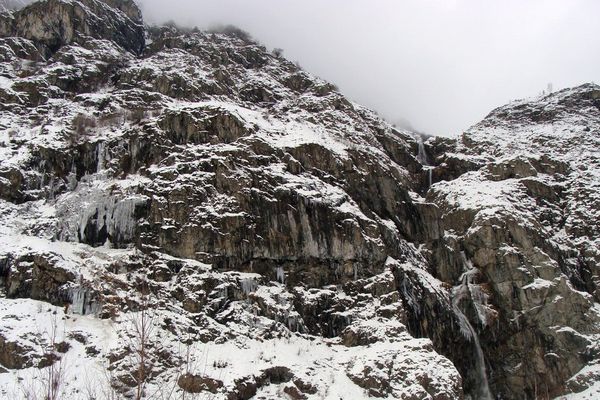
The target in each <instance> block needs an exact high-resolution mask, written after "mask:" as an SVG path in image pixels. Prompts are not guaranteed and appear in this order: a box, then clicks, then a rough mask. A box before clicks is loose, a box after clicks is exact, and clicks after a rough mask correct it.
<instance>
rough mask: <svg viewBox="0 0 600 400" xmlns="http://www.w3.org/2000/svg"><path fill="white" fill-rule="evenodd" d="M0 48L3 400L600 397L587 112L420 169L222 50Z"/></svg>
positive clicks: (330, 89) (300, 83)
mask: <svg viewBox="0 0 600 400" xmlns="http://www.w3.org/2000/svg"><path fill="white" fill-rule="evenodd" d="M59 27H62V28H60V29H59ZM55 28H56V29H55ZM0 33H1V35H0V36H2V38H0V49H1V50H2V51H1V52H0V99H1V103H0V277H1V278H2V283H3V284H2V290H3V292H2V297H1V298H0V313H1V314H2V321H3V324H2V325H1V326H0V365H1V366H2V368H3V370H0V372H4V373H0V391H1V393H2V394H3V395H4V396H5V397H10V398H28V397H27V396H28V395H29V396H30V395H31V393H34V392H35V393H36V394H37V395H38V396H40V395H42V392H43V391H44V389H45V388H46V389H47V387H48V383H49V382H50V381H52V377H57V379H56V380H57V381H60V383H61V385H60V387H59V389H60V398H64V399H80V398H92V397H95V398H123V397H125V398H140V397H143V398H165V399H166V398H194V396H196V397H202V398H205V397H206V398H215V399H221V398H222V399H229V400H233V399H250V398H257V399H259V398H265V399H275V398H292V399H304V398H309V399H322V398H331V399H339V398H344V399H350V398H352V399H355V398H369V397H376V398H390V399H391V398H402V399H437V400H443V399H455V398H463V397H464V396H465V395H467V396H470V397H471V398H491V397H493V396H495V395H498V396H502V398H524V397H525V398H535V397H539V396H541V395H540V393H544V396H546V397H548V396H558V395H561V394H564V393H567V392H569V391H578V392H582V391H584V390H588V391H591V390H594V389H593V387H592V385H593V384H594V382H595V379H594V378H593V376H594V375H593V374H592V373H591V372H590V371H595V370H594V368H595V367H594V365H595V364H594V361H593V360H595V359H596V350H595V349H596V343H597V335H598V332H599V329H598V328H599V327H598V325H597V323H598V317H599V315H600V314H599V313H600V308H599V307H598V303H597V301H598V298H597V296H598V292H597V290H596V286H595V285H596V283H595V282H596V280H595V279H596V276H597V274H596V269H597V265H598V258H597V257H598V252H597V250H598V224H597V219H594V215H597V213H598V207H597V201H598V200H597V199H598V189H597V184H598V179H597V178H598V175H597V171H598V169H597V161H598V158H597V154H598V147H597V141H598V124H597V122H598V120H597V114H598V107H597V98H598V97H597V95H596V94H594V93H597V92H598V88H597V87H595V86H583V87H580V88H577V89H573V90H572V91H567V92H562V93H558V94H555V95H552V96H550V97H548V98H544V99H539V100H537V101H534V102H523V103H522V104H515V105H510V106H508V107H507V108H505V109H499V110H496V111H495V112H494V113H492V114H491V115H490V117H488V118H487V119H486V120H484V121H483V122H482V123H481V124H479V125H476V126H475V127H473V128H472V129H471V130H470V131H469V132H467V133H465V135H464V136H463V137H462V138H461V139H460V140H458V141H444V140H442V139H432V140H430V141H428V142H426V143H425V144H424V147H423V144H422V142H421V144H419V142H418V141H417V140H415V139H414V138H413V136H412V135H411V133H410V132H405V131H399V130H396V129H394V128H392V127H391V126H390V125H389V124H387V123H386V122H385V121H383V120H381V119H380V118H379V117H378V116H377V115H376V114H375V113H373V112H371V111H369V110H367V109H365V108H363V107H361V106H360V105H358V104H355V103H352V102H350V101H348V100H347V99H346V98H345V97H344V96H343V95H341V94H340V93H339V92H338V91H337V89H336V88H335V87H334V86H333V85H331V84H329V83H327V82H324V81H322V80H320V79H318V78H315V77H313V76H311V75H310V74H308V73H306V72H304V71H302V70H301V69H300V68H299V67H298V66H296V65H294V64H293V63H290V62H289V61H287V60H285V59H282V58H280V57H277V56H276V55H272V54H270V53H269V52H267V51H266V49H265V48H264V47H262V46H260V45H259V44H257V43H255V42H253V41H252V40H251V39H250V38H248V36H247V35H246V34H245V33H244V32H241V31H239V30H237V29H235V28H228V29H225V30H223V31H220V32H199V31H196V30H181V29H176V28H174V27H161V28H148V27H146V28H143V25H142V21H141V17H140V13H139V10H138V9H137V7H136V6H135V4H134V3H133V2H131V1H128V0H110V1H99V0H71V1H66V0H48V1H40V2H36V3H34V4H32V5H31V6H29V7H26V8H24V9H22V10H20V11H17V12H14V13H11V14H3V15H2V16H1V17H0ZM595 96H596V97H595ZM594 107H595V108H594ZM538 109H548V110H554V111H555V112H554V111H553V113H551V114H552V118H553V119H547V118H550V117H547V114H545V113H542V114H541V115H544V117H543V118H542V119H541V120H536V119H535V118H537V117H536V115H538V111H537V110H538ZM559 110H560V111H559ZM545 112H546V111H545ZM548 115H550V114H548ZM544 118H546V119H544ZM569 129H572V130H573V132H570V131H569V132H570V133H569V134H567V133H565V132H566V131H567V130H569ZM586 129H587V130H586ZM581 132H585V133H583V134H582V133H581ZM578 133H579V134H578ZM569 135H570V136H569ZM586 135H587V136H586ZM586 137H587V138H586ZM553 138H556V140H555V139H553ZM550 142H552V143H554V142H556V147H555V150H553V151H552V152H551V151H547V147H546V146H547V144H544V143H550ZM574 143H577V145H580V146H581V147H583V148H585V150H582V153H581V154H579V153H576V151H577V150H576V149H574V148H573V147H574V146H575V145H574ZM594 146H596V147H595V148H594ZM559 147H560V150H558V148H559ZM515 149H517V150H518V151H517V150H515ZM424 151H425V152H426V153H427V154H426V155H427V156H428V157H423V154H424V153H423V152H424ZM577 154H579V156H577ZM594 157H595V158H594ZM427 158H428V159H430V160H432V162H433V164H434V165H432V166H423V165H422V163H421V161H423V160H425V159H427ZM584 167H587V169H584ZM468 171H470V172H468ZM577 171H579V172H577ZM594 171H595V172H594ZM577 173H580V175H585V177H580V176H579V175H577ZM430 178H431V180H432V181H433V182H435V184H433V186H431V187H430V182H429V179H430ZM442 180H444V182H441V181H442ZM594 185H596V186H594ZM553 196H554V197H553ZM586 207H587V208H586ZM586 213H587V214H586ZM590 213H595V214H590ZM585 215H589V216H590V218H585ZM530 352H531V355H530ZM580 370H581V374H580V375H577V376H575V375H576V374H577V373H578V372H579V371H580ZM590 376H592V378H590ZM582 382H584V383H582ZM30 397H31V396H30Z"/></svg>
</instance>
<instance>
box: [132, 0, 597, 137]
mask: <svg viewBox="0 0 600 400" xmlns="http://www.w3.org/2000/svg"><path fill="white" fill-rule="evenodd" d="M138 1H139V2H140V3H141V6H142V8H143V12H144V16H145V18H146V21H147V22H150V23H160V22H165V21H167V20H174V21H175V22H177V23H179V24H182V25H188V26H198V27H201V28H206V27H209V26H212V25H215V24H234V25H237V26H239V27H241V28H242V29H244V30H247V31H248V32H250V33H251V34H252V36H253V37H254V38H255V39H257V40H258V41H260V42H262V43H263V44H265V45H266V46H267V47H269V48H273V47H281V48H283V49H284V55H285V56H286V57H287V58H289V59H291V60H293V61H298V62H299V63H300V64H301V65H302V67H303V68H304V69H305V70H307V71H309V72H311V73H313V74H316V75H318V76H320V77H322V78H324V79H327V80H329V81H332V82H334V83H336V84H337V85H338V86H339V87H340V89H341V90H342V91H343V92H344V93H345V94H346V95H348V96H349V97H350V98H351V99H353V100H355V101H357V102H359V103H362V104H364V105H366V106H368V107H371V108H373V109H375V110H377V111H378V112H379V113H380V114H382V115H383V116H385V117H386V118H387V119H389V120H390V121H395V120H400V119H403V118H404V119H406V120H408V121H410V122H411V123H412V125H413V126H414V127H415V128H416V129H418V130H421V131H424V132H426V133H430V134H438V135H446V136H450V135H456V134H458V133H460V132H461V131H462V130H464V129H466V128H468V127H469V126H470V125H472V124H473V123H475V122H477V121H479V120H480V119H481V118H483V117H484V116H485V115H486V114H487V113H488V112H489V111H491V110H492V109H493V108H495V107H497V106H500V105H503V104H505V103H507V102H508V101H510V100H513V99H519V98H524V97H530V96H535V95H537V94H539V93H540V92H541V91H542V90H544V89H546V87H547V84H548V83H550V82H551V83H552V84H553V86H554V88H555V89H560V88H564V87H568V86H573V85H578V84H581V83H584V82H590V81H595V82H596V83H600V23H599V17H600V1H599V0H494V1H492V0H302V1H300V0H169V1H164V0H138Z"/></svg>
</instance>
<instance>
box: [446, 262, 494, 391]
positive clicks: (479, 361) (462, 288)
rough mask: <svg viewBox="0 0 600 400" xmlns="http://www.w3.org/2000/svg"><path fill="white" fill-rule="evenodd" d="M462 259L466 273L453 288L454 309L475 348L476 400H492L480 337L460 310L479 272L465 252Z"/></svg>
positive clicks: (461, 328)
mask: <svg viewBox="0 0 600 400" xmlns="http://www.w3.org/2000/svg"><path fill="white" fill-rule="evenodd" d="M461 258H462V260H463V267H464V268H465V272H464V273H463V274H462V276H461V277H460V281H461V283H460V285H458V286H455V287H454V288H452V308H453V310H454V313H455V315H456V316H457V318H458V322H459V325H460V331H461V333H462V335H463V336H464V337H465V339H468V340H469V341H470V342H471V343H472V344H473V345H474V346H475V366H474V367H475V368H474V370H473V372H472V373H473V377H474V379H475V381H476V382H477V383H478V385H479V387H478V388H477V393H476V394H475V395H476V399H477V400H492V399H493V396H492V393H491V392H490V387H489V383H488V379H487V371H486V367H485V357H484V355H483V350H482V349H481V343H480V342H479V336H478V335H477V332H475V329H474V328H473V325H471V322H470V321H469V319H468V318H467V316H466V315H465V314H464V313H463V311H462V310H461V309H460V302H461V300H462V299H464V298H465V296H466V295H469V298H470V294H471V288H470V285H472V284H473V277H474V276H475V274H476V273H477V270H476V269H475V268H474V267H473V264H472V263H471V262H470V261H469V260H468V259H467V257H466V255H465V253H464V252H461Z"/></svg>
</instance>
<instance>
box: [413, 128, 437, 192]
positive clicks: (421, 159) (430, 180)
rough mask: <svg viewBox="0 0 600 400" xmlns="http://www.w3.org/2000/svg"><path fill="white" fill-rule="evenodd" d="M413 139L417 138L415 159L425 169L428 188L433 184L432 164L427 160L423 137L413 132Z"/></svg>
mask: <svg viewBox="0 0 600 400" xmlns="http://www.w3.org/2000/svg"><path fill="white" fill-rule="evenodd" d="M415 139H416V140H417V144H418V146H419V151H418V153H417V161H419V162H420V163H421V164H422V165H423V169H424V170H426V171H427V182H428V184H429V186H427V187H428V188H430V187H431V185H432V184H433V166H432V165H431V163H430V162H429V157H427V152H426V151H425V145H424V144H423V137H422V136H421V135H419V134H415Z"/></svg>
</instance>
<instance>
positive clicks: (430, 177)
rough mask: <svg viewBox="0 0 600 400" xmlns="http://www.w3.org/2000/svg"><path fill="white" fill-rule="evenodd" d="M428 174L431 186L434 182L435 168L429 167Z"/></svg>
mask: <svg viewBox="0 0 600 400" xmlns="http://www.w3.org/2000/svg"><path fill="white" fill-rule="evenodd" d="M427 176H428V178H429V187H431V185H432V184H433V168H427Z"/></svg>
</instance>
